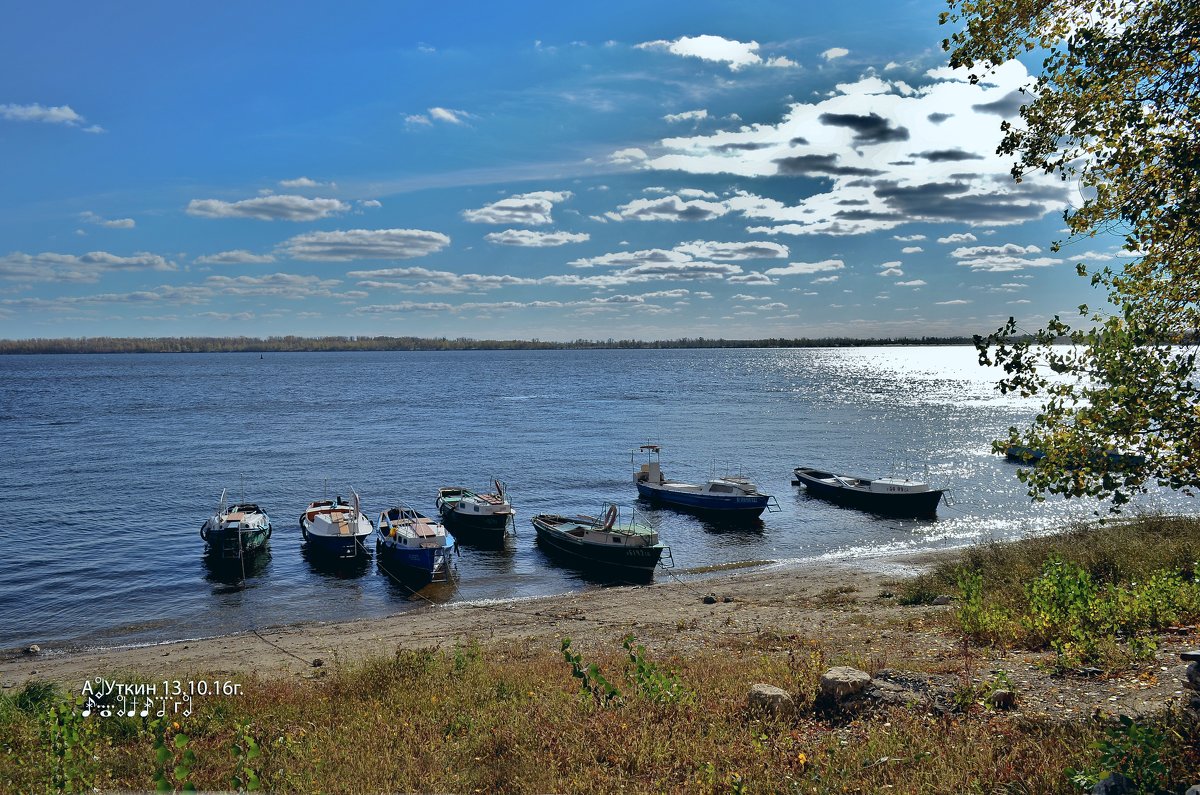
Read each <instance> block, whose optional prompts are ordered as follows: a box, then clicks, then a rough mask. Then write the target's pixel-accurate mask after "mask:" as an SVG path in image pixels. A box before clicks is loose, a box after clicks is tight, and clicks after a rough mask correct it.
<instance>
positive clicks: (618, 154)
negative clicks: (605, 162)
mask: <svg viewBox="0 0 1200 795" xmlns="http://www.w3.org/2000/svg"><path fill="white" fill-rule="evenodd" d="M649 157H650V156H649V155H648V154H646V152H645V151H644V150H642V149H638V148H637V147H636V146H632V147H629V148H628V149H618V150H617V151H615V152H613V153H612V154H611V155H609V156H608V159H609V160H610V161H611V162H613V163H617V164H619V165H625V164H628V163H641V162H642V161H644V160H647V159H649Z"/></svg>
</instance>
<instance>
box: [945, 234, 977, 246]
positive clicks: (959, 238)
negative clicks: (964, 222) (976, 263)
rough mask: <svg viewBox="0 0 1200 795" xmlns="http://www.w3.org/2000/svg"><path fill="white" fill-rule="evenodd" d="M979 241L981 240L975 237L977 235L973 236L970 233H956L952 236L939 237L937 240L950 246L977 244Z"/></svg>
mask: <svg viewBox="0 0 1200 795" xmlns="http://www.w3.org/2000/svg"><path fill="white" fill-rule="evenodd" d="M978 240H979V238H977V237H975V235H973V234H971V233H970V232H955V233H954V234H952V235H946V236H945V237H939V238H938V239H937V242H939V243H948V244H953V243H975V242H977V241H978Z"/></svg>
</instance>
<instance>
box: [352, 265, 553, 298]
mask: <svg viewBox="0 0 1200 795" xmlns="http://www.w3.org/2000/svg"><path fill="white" fill-rule="evenodd" d="M346 276H347V278H350V279H359V280H360V281H359V282H358V286H360V287H368V288H371V289H403V290H405V291H407V292H413V293H447V294H449V293H462V292H482V291H485V290H495V289H498V288H500V287H511V286H515V285H532V284H537V283H538V280H537V279H530V278H526V277H522V276H510V275H507V274H487V273H454V272H452V271H439V270H431V269H429V268H419V267H418V268H381V269H378V270H369V271H350V272H349V273H347V274H346Z"/></svg>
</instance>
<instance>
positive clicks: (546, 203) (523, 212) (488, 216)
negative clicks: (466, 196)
mask: <svg viewBox="0 0 1200 795" xmlns="http://www.w3.org/2000/svg"><path fill="white" fill-rule="evenodd" d="M573 195H574V194H573V193H571V192H570V191H548V190H542V191H534V192H532V193H518V194H516V195H515V196H509V197H508V198H507V199H501V200H500V201H496V202H492V203H491V204H488V205H486V206H484V207H480V208H478V209H475V210H463V212H462V216H463V218H465V219H466V220H468V221H470V222H471V223H474V224H520V225H522V226H539V225H542V224H549V223H552V222H553V221H554V219H553V218H552V217H551V211H552V210H553V209H554V205H555V204H558V203H560V202H564V201H566V200H567V199H569V198H571V197H572V196H573Z"/></svg>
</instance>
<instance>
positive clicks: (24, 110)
mask: <svg viewBox="0 0 1200 795" xmlns="http://www.w3.org/2000/svg"><path fill="white" fill-rule="evenodd" d="M0 119H5V120H6V121H33V122H42V123H44V124H65V125H67V126H68V127H80V126H81V125H82V124H83V123H84V122H85V121H86V119H84V118H83V117H82V116H80V115H79V114H78V113H76V112H75V111H74V110H72V109H71V106H70V105H57V106H46V105H40V104H38V103H36V102H35V103H33V104H31V105H13V104H8V105H0ZM84 132H104V129H103V128H102V127H100V126H98V125H94V124H93V125H92V126H91V127H87V128H84Z"/></svg>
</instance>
